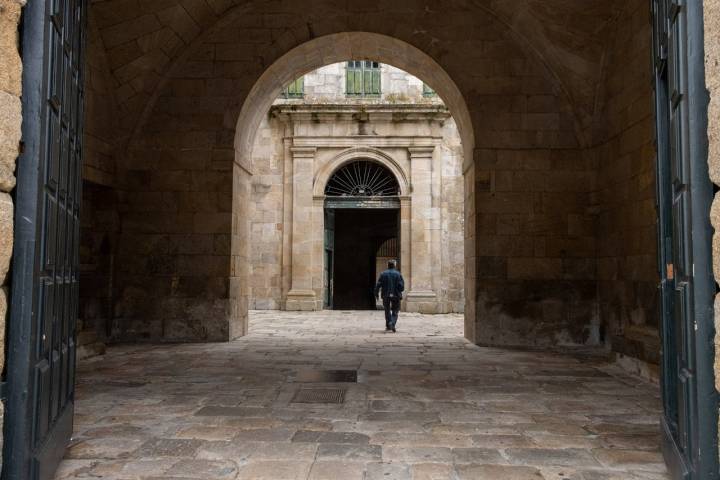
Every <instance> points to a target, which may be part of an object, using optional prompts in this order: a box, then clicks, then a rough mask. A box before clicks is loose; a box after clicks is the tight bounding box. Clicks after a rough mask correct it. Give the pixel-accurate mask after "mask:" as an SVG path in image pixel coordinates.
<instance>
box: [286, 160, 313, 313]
mask: <svg viewBox="0 0 720 480" xmlns="http://www.w3.org/2000/svg"><path fill="white" fill-rule="evenodd" d="M316 150H317V149H316V148H315V147H291V148H290V152H291V153H292V238H291V239H290V251H291V260H290V264H291V271H290V291H289V292H288V294H287V298H286V300H285V309H286V310H315V307H316V304H315V291H314V290H313V285H312V264H313V261H312V260H313V259H312V257H313V255H312V251H313V192H312V185H313V163H314V160H315V151H316Z"/></svg>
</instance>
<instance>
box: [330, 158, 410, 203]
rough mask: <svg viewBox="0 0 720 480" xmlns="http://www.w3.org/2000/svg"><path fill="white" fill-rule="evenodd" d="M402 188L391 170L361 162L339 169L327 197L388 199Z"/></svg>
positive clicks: (333, 177) (372, 163)
mask: <svg viewBox="0 0 720 480" xmlns="http://www.w3.org/2000/svg"><path fill="white" fill-rule="evenodd" d="M399 191H400V186H399V185H398V182H397V179H396V178H395V175H393V174H392V172H391V171H390V170H388V169H387V168H385V167H383V166H382V165H380V164H377V163H375V162H370V161H367V160H360V161H357V162H353V163H350V164H348V165H345V166H344V167H342V168H341V169H339V170H338V171H337V172H335V174H333V176H332V177H330V180H329V181H328V183H327V186H326V187H325V195H328V196H333V197H388V196H394V195H398V193H399Z"/></svg>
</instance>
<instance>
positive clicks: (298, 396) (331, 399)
mask: <svg viewBox="0 0 720 480" xmlns="http://www.w3.org/2000/svg"><path fill="white" fill-rule="evenodd" d="M344 402H345V390H344V389H342V388H302V389H300V390H298V391H297V392H296V393H295V396H294V397H293V399H292V402H291V403H344Z"/></svg>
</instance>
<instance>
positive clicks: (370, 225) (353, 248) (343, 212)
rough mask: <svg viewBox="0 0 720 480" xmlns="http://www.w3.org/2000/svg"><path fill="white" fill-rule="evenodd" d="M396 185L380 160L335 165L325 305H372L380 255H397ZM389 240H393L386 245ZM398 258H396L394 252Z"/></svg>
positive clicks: (329, 191)
mask: <svg viewBox="0 0 720 480" xmlns="http://www.w3.org/2000/svg"><path fill="white" fill-rule="evenodd" d="M399 193H400V188H399V185H398V181H397V179H396V178H395V176H394V175H393V174H392V172H390V170H388V169H387V168H385V167H384V166H383V165H381V164H379V163H376V162H374V161H370V160H358V161H355V162H352V163H349V164H347V165H345V166H343V167H342V168H340V169H338V170H337V171H336V172H335V173H334V174H333V176H332V177H330V179H329V180H328V183H327V185H326V187H325V196H326V198H325V272H324V288H325V307H326V308H335V309H345V310H350V309H355V310H372V309H375V308H376V303H375V298H374V296H373V287H374V285H375V279H376V278H377V273H378V265H377V264H378V261H379V260H382V259H384V258H385V257H386V256H387V255H388V254H390V253H392V254H394V255H395V256H396V257H397V256H398V255H397V253H398V252H397V245H398V244H399V241H398V239H399V237H400V200H399V198H398V195H399ZM388 245H393V246H395V248H394V249H389V248H388ZM396 259H397V260H398V261H399V260H400V259H399V258H396Z"/></svg>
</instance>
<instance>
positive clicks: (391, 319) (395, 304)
mask: <svg viewBox="0 0 720 480" xmlns="http://www.w3.org/2000/svg"><path fill="white" fill-rule="evenodd" d="M383 307H385V328H387V329H389V330H392V329H393V328H395V324H396V323H397V319H398V312H399V311H400V299H399V298H398V297H393V298H383Z"/></svg>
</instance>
